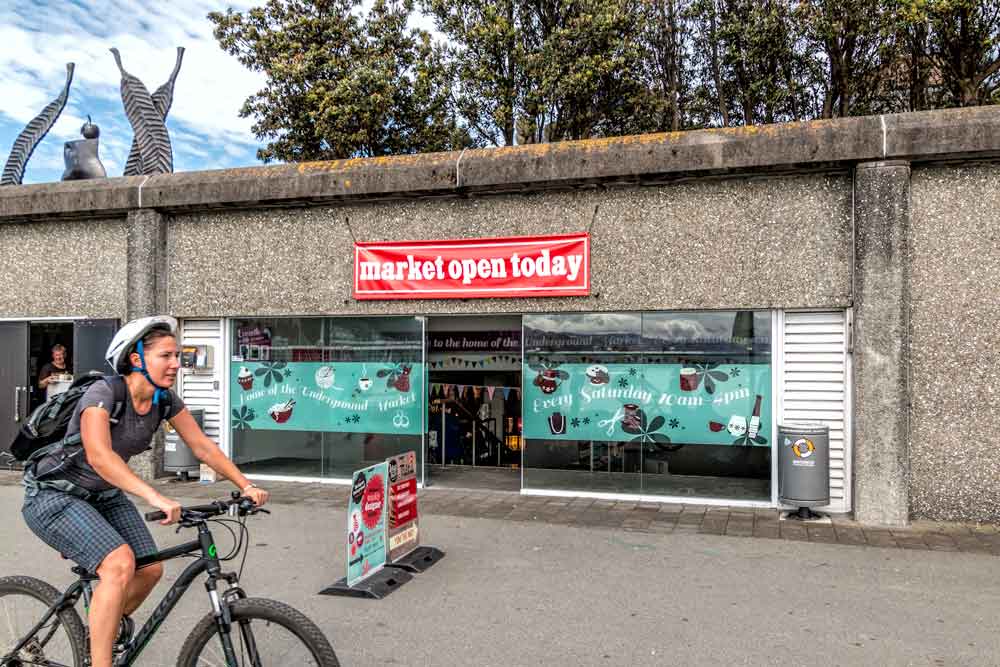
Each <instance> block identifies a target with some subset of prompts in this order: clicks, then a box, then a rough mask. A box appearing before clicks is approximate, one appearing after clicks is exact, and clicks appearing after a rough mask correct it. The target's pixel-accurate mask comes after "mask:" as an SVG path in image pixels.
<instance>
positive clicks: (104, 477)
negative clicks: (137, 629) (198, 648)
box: [21, 316, 268, 667]
mask: <svg viewBox="0 0 1000 667" xmlns="http://www.w3.org/2000/svg"><path fill="white" fill-rule="evenodd" d="M176 330H177V321H176V320H175V319H174V318H172V317H163V316H158V317H146V318H142V319H139V320H134V321H132V322H129V323H128V324H126V325H125V326H124V327H122V328H121V329H120V330H119V331H118V333H116V334H115V336H114V338H113V339H112V341H111V345H110V346H109V347H108V350H107V353H106V355H105V356H106V359H107V361H108V363H109V364H110V365H111V367H112V368H113V369H114V372H115V373H116V374H118V375H119V376H123V377H115V378H111V379H109V381H107V382H105V381H99V382H94V383H93V384H92V385H91V386H90V387H89V388H88V389H87V391H86V393H85V394H84V395H83V396H82V397H81V398H80V400H79V403H77V405H76V410H75V412H74V413H73V417H72V419H71V420H70V424H69V428H68V430H67V434H75V433H79V434H80V436H81V438H82V446H77V447H75V448H70V447H68V448H66V449H64V450H63V451H62V452H60V453H55V454H50V455H48V456H44V457H42V458H41V459H40V460H39V461H38V462H37V463H35V464H32V465H29V466H28V467H27V469H26V470H25V476H24V484H25V487H26V489H25V499H24V506H23V508H22V510H21V513H22V515H23V516H24V519H25V521H26V523H27V524H28V527H29V528H30V529H31V530H32V532H34V533H35V534H36V535H37V536H38V537H39V538H41V539H42V541H44V542H45V543H46V544H48V545H49V546H51V547H53V548H55V549H57V550H59V551H60V552H61V553H62V554H63V555H64V556H66V557H67V558H70V559H72V560H74V561H76V562H77V563H78V564H79V565H80V566H82V567H84V568H85V569H87V570H88V571H90V572H94V573H96V574H97V576H98V577H99V578H100V583H99V584H98V586H97V588H96V589H95V591H94V595H93V598H92V600H91V604H90V610H89V625H90V650H91V663H90V664H91V665H92V667H111V659H112V653H113V650H114V646H115V645H116V641H115V638H116V636H117V637H118V643H119V644H123V643H125V642H127V641H128V639H129V638H130V635H131V631H132V628H133V625H132V621H131V619H130V617H129V614H131V613H132V612H134V611H135V610H136V609H137V608H138V607H139V605H140V604H142V601H143V600H145V599H146V597H147V596H148V595H149V593H150V592H151V591H152V590H153V587H154V586H155V585H156V583H157V581H159V580H160V577H161V576H162V575H163V566H162V565H161V564H160V563H151V564H148V565H145V566H144V567H141V568H139V569H137V568H136V560H137V559H141V558H143V557H146V556H150V555H152V554H155V553H156V552H157V547H156V543H155V542H154V541H153V538H152V536H151V535H150V532H149V529H148V528H147V527H146V524H145V523H144V521H143V518H142V517H141V516H140V515H139V511H138V509H136V507H135V505H134V504H133V503H132V502H131V501H130V500H129V499H128V497H127V496H126V495H125V493H123V492H127V493H129V494H131V495H133V496H138V497H139V498H141V499H143V500H144V501H145V502H147V503H148V504H149V505H151V506H153V507H155V508H157V509H159V510H162V511H163V512H164V513H165V514H166V515H167V518H166V519H165V520H163V521H161V522H160V523H162V524H164V525H166V524H171V523H175V522H177V521H178V519H179V518H180V511H181V506H180V505H179V504H178V503H177V502H176V501H174V500H172V499H170V498H167V497H166V496H164V495H162V494H161V493H160V492H159V491H157V490H156V489H154V488H153V487H152V486H150V485H149V484H147V483H146V482H144V481H143V480H142V479H140V478H139V477H138V476H137V475H136V474H135V473H134V472H132V470H131V469H130V468H129V467H128V460H129V458H130V457H132V456H135V455H136V454H138V453H140V452H142V451H144V450H146V448H147V447H148V445H149V442H150V440H151V439H152V437H153V435H154V434H155V433H156V430H157V429H158V428H159V427H160V420H161V417H162V418H164V419H167V420H168V421H169V422H170V423H171V425H173V427H174V429H176V431H177V433H178V434H179V435H180V436H181V438H183V439H184V442H185V443H187V444H188V446H189V447H190V448H191V451H192V452H193V453H194V455H195V456H196V457H197V458H198V459H199V460H201V461H202V462H203V463H205V464H207V465H208V466H209V467H211V468H212V469H213V470H215V471H216V472H217V473H218V474H219V475H220V476H222V477H225V478H226V479H228V480H230V481H231V482H232V483H233V484H235V485H236V487H237V488H238V489H239V490H240V492H241V493H242V494H243V495H244V496H247V497H249V498H250V499H251V500H253V502H254V503H256V504H257V505H263V504H264V503H266V502H267V500H268V493H267V491H265V490H263V489H260V488H257V487H256V486H255V485H254V484H251V483H250V481H249V480H247V478H246V477H244V476H243V474H242V473H241V472H240V471H239V469H238V468H237V467H236V466H235V465H234V464H233V462H232V461H230V460H229V459H228V458H227V457H226V456H225V454H223V453H222V450H221V449H219V447H218V445H216V443H215V442H213V441H212V440H210V439H209V438H208V437H207V436H206V435H205V434H204V432H202V430H201V428H199V427H198V424H197V422H195V420H194V417H192V416H191V413H190V412H189V411H188V410H187V408H186V407H185V406H184V403H183V401H182V400H181V399H180V398H179V397H178V396H177V394H175V393H174V392H173V391H172V390H171V387H172V386H173V384H174V381H175V380H176V378H177V371H178V369H179V368H180V350H179V348H178V345H177V337H176ZM112 382H123V383H124V385H125V389H126V393H125V396H126V400H125V405H124V406H123V407H124V411H120V410H116V413H119V412H120V416H119V418H118V419H117V420H116V423H115V424H114V425H112V424H111V419H110V415H111V413H110V410H111V409H113V407H114V406H115V398H114V387H113V386H112V384H111V383H112ZM167 406H169V407H167Z"/></svg>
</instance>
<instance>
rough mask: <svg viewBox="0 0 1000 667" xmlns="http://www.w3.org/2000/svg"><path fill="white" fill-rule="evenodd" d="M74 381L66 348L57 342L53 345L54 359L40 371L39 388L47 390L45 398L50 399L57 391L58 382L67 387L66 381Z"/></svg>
mask: <svg viewBox="0 0 1000 667" xmlns="http://www.w3.org/2000/svg"><path fill="white" fill-rule="evenodd" d="M67 380H68V381H70V382H72V380H73V375H72V372H71V371H70V369H69V367H68V366H67V364H66V348H65V347H64V346H63V345H61V344H59V343H56V344H55V345H53V346H52V361H50V362H49V363H47V364H45V365H44V366H42V370H41V371H39V372H38V388H39V389H44V390H45V400H49V399H50V398H52V397H53V396H54V395H55V394H56V393H58V392H56V391H54V390H55V389H56V385H57V383H59V384H62V386H63V388H64V389H65V388H66V386H67V385H66V384H65V382H66V381H67Z"/></svg>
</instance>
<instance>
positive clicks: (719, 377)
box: [708, 371, 729, 382]
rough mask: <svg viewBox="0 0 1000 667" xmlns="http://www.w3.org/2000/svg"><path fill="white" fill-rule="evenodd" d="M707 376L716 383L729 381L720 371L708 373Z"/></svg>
mask: <svg viewBox="0 0 1000 667" xmlns="http://www.w3.org/2000/svg"><path fill="white" fill-rule="evenodd" d="M708 376H709V377H710V378H712V379H713V380H715V381H716V382H725V381H726V380H728V379H729V376H728V375H726V374H725V373H723V372H722V371H708Z"/></svg>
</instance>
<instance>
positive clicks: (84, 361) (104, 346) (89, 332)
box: [73, 320, 118, 378]
mask: <svg viewBox="0 0 1000 667" xmlns="http://www.w3.org/2000/svg"><path fill="white" fill-rule="evenodd" d="M116 331H118V320H78V321H76V322H74V323H73V377H77V378H78V377H81V376H83V375H86V374H87V373H90V372H92V371H97V372H98V373H110V372H111V367H110V366H108V363H107V362H106V361H105V360H104V353H105V352H107V350H108V345H110V344H111V339H112V338H114V336H115V332H116Z"/></svg>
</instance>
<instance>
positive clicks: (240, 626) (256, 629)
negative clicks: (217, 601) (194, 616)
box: [177, 598, 340, 667]
mask: <svg viewBox="0 0 1000 667" xmlns="http://www.w3.org/2000/svg"><path fill="white" fill-rule="evenodd" d="M229 609H230V613H231V614H232V618H233V626H232V632H231V633H230V637H232V642H233V650H234V651H235V653H236V659H237V665H239V667H244V665H246V666H248V667H249V666H251V665H256V664H259V665H260V667H279V666H280V667H285V666H286V665H295V666H296V667H299V665H301V666H302V667H340V662H339V661H338V660H337V655H336V653H334V652H333V647H332V646H330V642H329V641H327V639H326V637H325V636H323V633H322V632H321V631H320V629H319V628H318V627H316V624H315V623H313V622H312V621H310V620H309V619H308V618H306V616H305V615H304V614H302V613H301V612H299V611H297V610H295V609H293V608H291V607H289V606H288V605H286V604H284V603H281V602H276V601H274V600H264V599H261V598H248V599H246V600H237V601H235V602H233V603H232V604H231V605H230V607H229ZM255 651H256V653H257V656H258V657H259V660H260V662H259V663H255V662H254V660H253V655H254V652H255ZM177 665H178V667H228V665H227V663H226V658H225V655H224V654H223V651H222V642H221V640H220V639H219V635H218V628H217V627H216V625H215V617H214V616H213V615H212V614H208V615H207V616H205V617H204V618H203V619H201V621H199V622H198V625H197V626H195V629H194V630H192V631H191V634H190V635H189V636H188V638H187V641H185V642H184V646H183V647H181V654H180V658H178V659H177Z"/></svg>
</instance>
